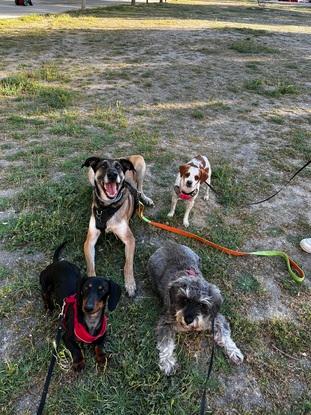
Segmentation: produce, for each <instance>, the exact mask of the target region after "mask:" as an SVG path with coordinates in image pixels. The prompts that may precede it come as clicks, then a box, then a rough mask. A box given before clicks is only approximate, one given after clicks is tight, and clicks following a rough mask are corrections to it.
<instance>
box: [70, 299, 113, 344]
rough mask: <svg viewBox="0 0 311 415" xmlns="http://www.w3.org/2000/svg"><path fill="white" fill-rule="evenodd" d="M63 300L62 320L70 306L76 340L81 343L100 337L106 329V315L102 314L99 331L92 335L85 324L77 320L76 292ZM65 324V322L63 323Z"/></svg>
mask: <svg viewBox="0 0 311 415" xmlns="http://www.w3.org/2000/svg"><path fill="white" fill-rule="evenodd" d="M64 302H65V309H64V322H65V319H66V314H67V311H68V308H69V307H70V306H72V309H73V321H74V324H73V328H74V334H75V337H76V339H77V340H78V341H80V342H83V343H93V342H95V341H96V340H97V339H99V338H100V337H102V336H103V335H104V334H105V333H106V330H107V323H108V317H107V316H106V315H104V317H103V319H102V323H101V328H100V330H99V333H98V334H97V335H96V336H92V335H91V334H90V333H89V332H88V331H87V329H86V328H85V326H84V325H83V324H82V323H80V321H79V320H78V307H77V294H73V295H70V296H69V297H66V298H65V299H64ZM63 324H64V325H65V323H63Z"/></svg>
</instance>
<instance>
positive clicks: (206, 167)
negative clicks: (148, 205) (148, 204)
mask: <svg viewBox="0 0 311 415" xmlns="http://www.w3.org/2000/svg"><path fill="white" fill-rule="evenodd" d="M211 175H212V170H211V166H210V163H209V161H208V158H207V157H206V156H200V155H198V156H196V157H194V158H193V159H191V160H190V161H188V163H186V164H183V165H182V166H179V173H178V174H177V177H176V181H175V185H174V191H173V195H172V203H171V210H170V212H169V213H168V215H167V216H168V217H170V218H172V217H173V216H174V213H175V209H176V205H177V202H178V200H179V199H182V200H185V203H186V211H185V215H184V219H183V224H184V226H185V227H186V228H187V227H188V226H189V213H190V211H191V209H192V208H193V205H194V201H195V199H196V198H197V197H198V194H199V189H200V185H201V184H203V183H206V184H207V189H206V194H205V196H204V200H208V198H209V185H210V183H211Z"/></svg>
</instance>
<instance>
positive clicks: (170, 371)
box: [159, 358, 178, 376]
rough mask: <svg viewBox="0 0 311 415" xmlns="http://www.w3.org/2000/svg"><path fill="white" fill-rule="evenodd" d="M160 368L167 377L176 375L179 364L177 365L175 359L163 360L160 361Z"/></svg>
mask: <svg viewBox="0 0 311 415" xmlns="http://www.w3.org/2000/svg"><path fill="white" fill-rule="evenodd" d="M159 366H160V369H161V370H162V372H164V373H165V375H166V376H172V375H174V374H175V373H176V371H177V369H178V364H177V363H176V360H175V358H171V359H167V360H162V361H160V363H159Z"/></svg>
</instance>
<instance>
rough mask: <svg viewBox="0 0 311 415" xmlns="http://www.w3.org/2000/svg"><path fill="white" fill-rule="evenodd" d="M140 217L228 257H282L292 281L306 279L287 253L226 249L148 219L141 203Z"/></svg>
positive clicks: (194, 235) (300, 281)
mask: <svg viewBox="0 0 311 415" xmlns="http://www.w3.org/2000/svg"><path fill="white" fill-rule="evenodd" d="M137 213H138V216H139V217H140V218H141V219H142V220H144V221H145V222H147V223H149V225H152V226H154V227H155V228H159V229H163V230H165V231H167V232H171V233H175V234H177V235H181V236H184V237H186V238H190V239H194V240H196V241H199V242H201V243H203V244H204V245H208V246H210V247H212V248H214V249H218V251H221V252H224V253H225V254H228V255H233V256H248V255H256V256H280V257H282V258H284V259H285V261H286V265H287V269H288V272H289V274H290V276H291V277H292V279H293V280H294V281H295V282H297V283H302V281H303V280H304V278H305V273H304V271H303V269H302V268H301V267H300V266H299V265H298V264H297V263H296V262H295V261H294V260H293V259H292V258H290V257H289V256H288V255H287V254H286V253H285V252H282V251H274V250H271V251H255V252H243V251H236V250H234V249H230V248H226V247H224V246H221V245H219V244H216V243H215V242H212V241H209V240H208V239H206V238H203V237H202V236H199V235H196V234H194V233H191V232H187V231H184V230H183V229H178V228H174V227H172V226H169V225H165V224H163V223H159V222H154V221H152V220H150V219H147V218H146V217H145V216H144V205H143V204H142V203H141V202H139V207H138V211H137Z"/></svg>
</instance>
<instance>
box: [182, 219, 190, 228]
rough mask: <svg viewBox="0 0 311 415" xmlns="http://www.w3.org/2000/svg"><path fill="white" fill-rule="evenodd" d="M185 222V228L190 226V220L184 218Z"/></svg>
mask: <svg viewBox="0 0 311 415" xmlns="http://www.w3.org/2000/svg"><path fill="white" fill-rule="evenodd" d="M183 224H184V227H185V228H188V227H189V222H188V221H187V220H184V221H183Z"/></svg>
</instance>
